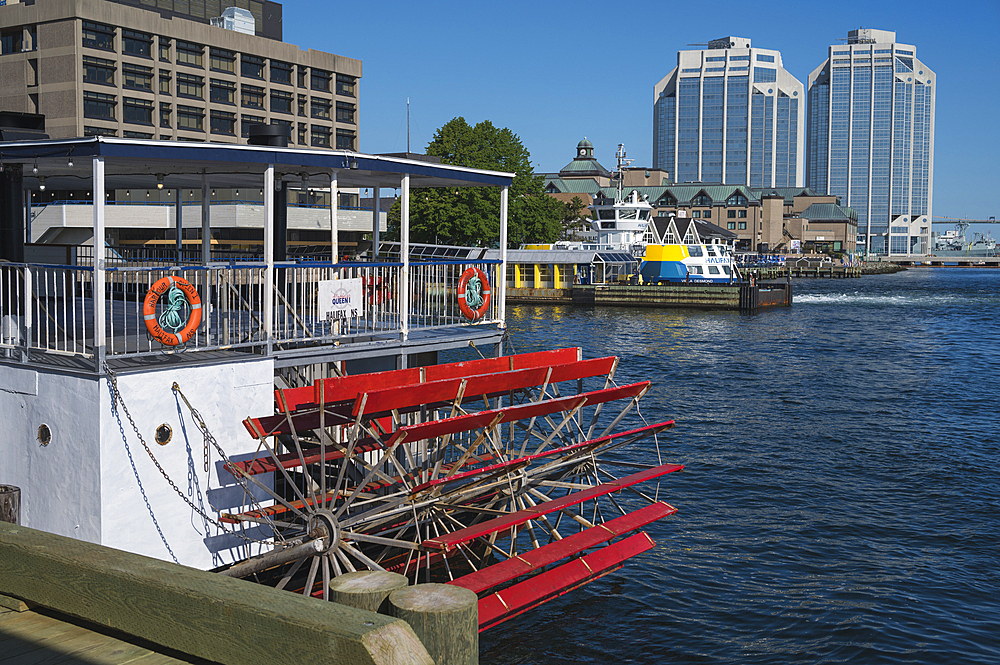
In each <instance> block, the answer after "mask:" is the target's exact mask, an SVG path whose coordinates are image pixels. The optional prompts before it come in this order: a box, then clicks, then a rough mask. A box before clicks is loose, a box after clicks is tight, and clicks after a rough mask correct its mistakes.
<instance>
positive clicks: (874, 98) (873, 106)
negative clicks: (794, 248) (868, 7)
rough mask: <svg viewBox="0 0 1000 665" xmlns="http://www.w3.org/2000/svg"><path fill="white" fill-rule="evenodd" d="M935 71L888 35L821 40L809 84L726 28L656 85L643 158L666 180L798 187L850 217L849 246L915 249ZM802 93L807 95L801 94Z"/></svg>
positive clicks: (924, 205)
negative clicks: (853, 222) (853, 229)
mask: <svg viewBox="0 0 1000 665" xmlns="http://www.w3.org/2000/svg"><path fill="white" fill-rule="evenodd" d="M934 89H935V76H934V72H932V71H931V70H930V69H929V68H928V67H927V66H926V65H924V64H923V63H922V62H920V60H918V59H917V58H916V47H914V46H911V45H909V44H898V43H896V33H895V32H889V31H886V30H871V29H859V30H852V31H850V32H849V33H848V38H847V42H846V43H845V44H838V45H835V46H831V47H830V48H829V54H828V56H827V59H826V61H824V62H823V63H822V64H821V65H820V66H819V67H817V68H816V69H815V70H814V71H813V72H812V74H810V75H809V85H808V90H805V89H803V86H802V83H801V82H800V81H799V80H798V79H796V78H795V77H794V76H792V75H791V74H790V73H788V71H786V70H785V69H784V67H783V66H782V62H781V53H779V52H778V51H772V50H768V49H761V48H754V47H753V46H752V45H751V43H750V40H749V39H746V38H744V37H724V38H722V39H717V40H715V41H712V42H709V43H708V48H706V49H703V50H691V51H680V52H679V53H678V54H677V67H675V68H674V69H673V70H672V71H671V72H670V73H669V74H667V76H665V77H664V78H663V80H661V81H660V82H659V83H657V84H656V87H655V88H654V104H653V166H654V168H659V169H664V170H666V171H668V172H669V173H670V174H672V175H673V178H674V181H675V182H677V183H682V182H704V183H723V184H734V185H747V186H749V187H759V188H766V187H773V188H785V187H802V186H806V187H809V188H810V189H812V190H813V191H815V192H816V193H818V194H833V195H836V196H839V197H841V203H842V205H845V206H849V207H851V208H853V209H854V210H855V211H856V212H857V215H858V238H857V241H858V248H859V250H860V249H861V248H862V247H863V248H866V250H867V252H868V253H870V254H922V253H924V252H926V251H927V250H928V247H929V243H930V233H931V199H932V184H933V178H934V176H933V166H932V165H933V157H934V93H935V90H934ZM807 98H808V101H807Z"/></svg>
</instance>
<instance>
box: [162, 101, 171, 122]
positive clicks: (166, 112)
mask: <svg viewBox="0 0 1000 665" xmlns="http://www.w3.org/2000/svg"><path fill="white" fill-rule="evenodd" d="M170 113H171V109H170V104H164V103H163V102H160V127H169V126H170Z"/></svg>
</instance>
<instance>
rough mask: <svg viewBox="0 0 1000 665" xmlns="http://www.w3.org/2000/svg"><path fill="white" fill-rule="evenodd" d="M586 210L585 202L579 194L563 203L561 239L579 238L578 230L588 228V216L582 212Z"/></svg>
mask: <svg viewBox="0 0 1000 665" xmlns="http://www.w3.org/2000/svg"><path fill="white" fill-rule="evenodd" d="M586 210H587V204H586V203H584V202H583V199H581V198H580V197H579V196H574V197H573V198H572V199H571V200H570V201H569V202H568V203H564V204H563V218H562V233H561V234H560V238H561V239H562V240H579V239H580V236H579V232H580V231H585V230H586V229H587V228H589V224H588V222H589V221H590V218H589V217H587V216H586V215H584V214H583V213H584V212H585V211H586Z"/></svg>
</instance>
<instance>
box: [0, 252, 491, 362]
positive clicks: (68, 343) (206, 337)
mask: <svg viewBox="0 0 1000 665" xmlns="http://www.w3.org/2000/svg"><path fill="white" fill-rule="evenodd" d="M470 267H476V268H479V269H480V270H482V271H483V272H484V273H485V274H486V275H487V279H488V281H489V282H490V285H491V291H492V293H491V299H490V303H489V305H488V306H487V308H486V309H485V311H484V312H483V314H482V316H481V317H479V318H477V319H476V320H475V321H472V320H470V319H469V318H467V317H466V316H465V315H464V314H463V313H462V311H461V309H460V307H459V302H458V285H459V280H460V279H461V276H462V274H463V272H465V270H467V269H468V268H470ZM267 270H268V268H267V266H266V264H263V263H249V262H248V263H236V264H230V265H209V266H197V265H180V266H178V265H174V266H160V265H153V266H150V265H146V266H135V265H127V266H115V265H112V266H106V267H105V270H104V274H105V289H104V294H105V295H104V301H105V302H104V322H105V325H104V330H105V334H104V339H103V341H104V355H105V356H106V357H108V358H114V357H117V358H126V357H138V356H155V355H162V354H165V353H177V352H197V351H218V350H226V349H241V350H244V351H248V352H253V353H261V354H264V353H268V352H269V351H270V350H271V349H273V348H275V347H278V348H292V347H308V346H322V345H331V344H334V343H337V344H351V343H353V342H354V341H370V340H372V339H376V338H382V339H398V338H399V337H400V336H401V335H402V334H404V333H405V332H406V331H417V330H427V329H433V328H446V327H459V326H467V325H473V324H480V323H483V324H496V323H498V322H500V321H501V319H502V315H501V312H500V300H501V299H500V297H499V295H500V294H499V291H498V289H499V288H503V287H502V285H503V281H502V280H501V275H500V264H499V262H498V261H474V262H463V261H434V262H421V263H413V264H410V267H409V280H408V281H409V293H408V296H409V298H408V302H409V312H408V317H407V318H406V320H405V322H404V319H403V316H402V315H401V311H400V301H401V298H400V289H401V285H402V279H401V278H402V271H403V266H402V264H400V263H340V264H331V263H320V262H300V263H287V264H277V265H275V266H274V281H273V283H274V293H273V298H271V301H272V302H273V309H272V312H271V317H270V320H271V329H270V335H269V334H268V329H267V320H266V319H267V318H268V317H265V316H264V315H263V313H264V311H265V307H266V304H265V303H266V302H267V300H268V299H267V298H266V297H265V296H266V284H267ZM168 276H172V277H181V278H183V279H185V280H186V281H188V282H189V283H190V284H192V285H193V286H194V288H195V289H196V290H197V292H198V294H199V298H200V300H201V313H202V316H201V322H200V324H199V325H198V327H197V328H196V329H195V331H194V332H193V334H192V336H191V337H190V339H188V340H187V341H186V342H185V343H183V344H178V345H176V346H170V345H165V344H162V343H161V342H159V341H157V340H155V339H153V338H152V337H151V336H150V334H149V333H148V332H147V328H146V324H145V319H144V316H143V301H144V299H145V297H146V294H147V292H148V291H149V290H150V288H151V287H152V286H153V285H154V284H155V283H156V282H157V281H158V280H160V279H162V278H164V277H168ZM334 279H357V280H360V281H361V284H362V288H363V300H364V307H363V308H362V309H360V310H359V311H357V312H355V313H353V315H351V316H347V317H343V316H342V317H340V318H331V317H329V316H327V315H323V314H321V311H320V303H319V288H320V286H319V285H320V283H321V282H324V281H327V280H334ZM164 300H165V297H164V298H161V302H162V301H164ZM187 314H188V313H184V314H183V316H187ZM404 323H405V324H406V325H405V326H404ZM94 336H95V333H94V271H93V269H92V268H89V267H81V266H49V265H35V264H12V263H8V264H0V357H7V358H9V359H13V360H16V361H21V362H43V363H44V362H45V361H46V360H45V359H46V354H61V355H66V354H68V355H72V356H77V357H82V358H90V359H94V357H95V349H94ZM97 355H100V354H99V353H98V354H97ZM96 360H99V358H97V359H96Z"/></svg>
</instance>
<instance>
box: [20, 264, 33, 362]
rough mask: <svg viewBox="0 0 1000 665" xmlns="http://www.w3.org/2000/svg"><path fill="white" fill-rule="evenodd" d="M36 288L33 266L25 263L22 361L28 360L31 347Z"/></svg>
mask: <svg viewBox="0 0 1000 665" xmlns="http://www.w3.org/2000/svg"><path fill="white" fill-rule="evenodd" d="M33 290H34V289H33V288H32V285H31V266H29V265H27V264H25V266H24V339H23V340H22V342H23V343H24V348H23V349H22V350H21V362H24V363H26V362H28V352H29V349H30V348H31V334H32V327H33V326H32V317H31V307H32V302H33V300H32V297H31V295H32V291H33Z"/></svg>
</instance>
